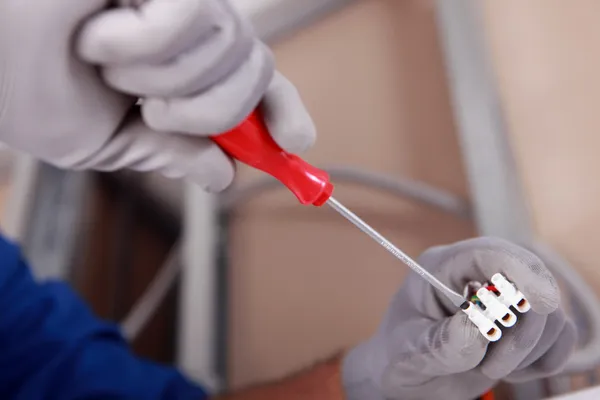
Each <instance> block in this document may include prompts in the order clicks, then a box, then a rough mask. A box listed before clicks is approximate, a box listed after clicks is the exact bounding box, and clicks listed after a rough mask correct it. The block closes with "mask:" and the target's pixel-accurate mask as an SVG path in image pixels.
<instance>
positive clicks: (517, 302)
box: [484, 274, 531, 313]
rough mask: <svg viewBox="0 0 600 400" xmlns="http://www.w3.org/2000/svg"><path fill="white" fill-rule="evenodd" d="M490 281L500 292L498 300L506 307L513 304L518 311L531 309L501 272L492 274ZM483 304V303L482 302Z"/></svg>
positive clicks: (522, 311)
mask: <svg viewBox="0 0 600 400" xmlns="http://www.w3.org/2000/svg"><path fill="white" fill-rule="evenodd" d="M492 283H493V284H494V286H496V289H498V291H499V292H500V296H498V300H500V302H502V303H503V304H504V305H506V306H507V307H510V306H513V307H514V308H515V309H516V310H517V311H519V312H520V313H526V312H527V311H529V310H530V309H531V304H529V302H528V301H527V299H526V298H525V296H523V293H521V292H520V291H519V290H518V289H517V288H516V287H515V285H513V284H512V283H511V282H509V281H508V279H506V278H505V277H504V275H502V274H495V275H494V276H492ZM484 304H485V303H484Z"/></svg>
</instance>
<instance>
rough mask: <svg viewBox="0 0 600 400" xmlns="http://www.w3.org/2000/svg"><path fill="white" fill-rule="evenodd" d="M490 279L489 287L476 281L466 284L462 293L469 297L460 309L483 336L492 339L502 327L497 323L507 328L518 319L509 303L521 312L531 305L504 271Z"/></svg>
mask: <svg viewBox="0 0 600 400" xmlns="http://www.w3.org/2000/svg"><path fill="white" fill-rule="evenodd" d="M491 282H492V284H493V285H494V286H493V287H490V286H488V284H484V285H482V284H481V283H479V282H469V284H467V286H466V287H465V297H467V298H470V299H471V301H469V305H468V307H467V308H466V309H463V312H464V313H465V314H467V316H468V317H469V319H470V320H471V322H473V323H474V324H475V325H476V326H477V328H478V329H479V331H480V332H481V334H482V335H483V336H484V337H485V338H486V339H487V340H489V341H490V342H495V341H497V340H500V338H501V337H502V331H501V330H500V328H499V327H498V325H497V323H499V324H500V325H502V326H503V327H504V328H510V327H512V326H514V325H515V324H516V323H517V322H518V321H517V320H518V317H517V315H516V314H515V313H514V312H513V310H512V309H511V307H513V308H514V309H515V310H517V311H518V312H519V313H521V314H522V313H526V312H527V311H529V310H530V309H531V305H530V304H529V302H528V301H527V299H526V298H525V296H524V295H523V293H521V292H520V291H519V290H518V289H517V288H516V287H515V285H513V284H512V283H511V282H510V281H508V279H506V278H505V277H504V275H502V274H495V275H494V276H493V277H492V279H491ZM490 289H492V290H490ZM475 291H476V292H475ZM474 292H475V293H474Z"/></svg>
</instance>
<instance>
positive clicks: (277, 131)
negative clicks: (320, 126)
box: [269, 114, 317, 153]
mask: <svg viewBox="0 0 600 400" xmlns="http://www.w3.org/2000/svg"><path fill="white" fill-rule="evenodd" d="M269 130H270V132H271V134H272V135H273V138H274V139H275V141H276V142H277V144H279V145H280V146H281V147H282V148H284V149H285V150H287V151H289V152H291V153H302V152H305V151H307V150H308V149H309V148H311V147H312V146H313V145H314V144H315V141H316V139H317V132H316V128H315V125H314V123H313V121H312V119H311V118H310V117H309V116H308V114H307V115H306V116H304V115H300V116H296V117H295V118H289V119H288V120H286V121H279V120H278V121H277V122H276V123H275V124H269Z"/></svg>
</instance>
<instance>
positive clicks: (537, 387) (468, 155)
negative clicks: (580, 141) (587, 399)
mask: <svg viewBox="0 0 600 400" xmlns="http://www.w3.org/2000/svg"><path fill="white" fill-rule="evenodd" d="M436 5H437V9H436V11H437V18H438V29H439V36H440V42H441V44H442V49H443V52H444V56H445V63H446V70H447V76H448V83H449V86H450V93H451V102H452V104H453V106H454V114H455V120H456V122H457V125H458V136H459V141H460V144H461V149H462V156H463V159H464V165H465V168H466V172H467V176H468V180H469V185H470V191H471V201H472V204H473V207H474V217H475V218H474V220H475V222H476V224H477V228H478V232H479V234H480V235H483V236H496V237H502V238H506V239H510V240H512V241H515V242H517V243H523V244H526V243H532V242H533V240H534V232H533V228H532V224H531V216H530V212H529V206H528V203H527V201H526V199H525V196H524V195H523V192H522V188H521V182H520V179H519V175H518V173H517V168H516V165H515V162H514V158H513V152H512V149H511V147H510V143H509V137H508V134H507V129H506V126H505V124H504V116H503V111H502V107H501V102H500V98H499V94H498V91H497V83H496V82H495V79H494V74H493V71H492V67H491V63H490V61H489V58H488V56H489V55H488V53H487V50H486V44H485V34H484V32H483V29H482V27H481V25H480V24H481V20H480V7H481V3H480V2H475V1H471V0H458V1H448V0H437V4H436ZM564 382H565V381H564V380H559V379H553V380H552V383H556V384H559V383H560V384H561V387H562V389H560V388H558V387H555V388H554V389H555V390H551V391H556V392H561V391H564V389H565V388H564ZM567 384H568V382H567ZM544 386H545V387H546V388H547V389H548V388H551V385H542V384H541V382H539V381H537V382H535V381H534V382H528V383H523V384H518V385H513V386H512V392H513V398H514V399H515V400H532V399H541V398H544V397H545V395H544ZM567 388H568V387H567Z"/></svg>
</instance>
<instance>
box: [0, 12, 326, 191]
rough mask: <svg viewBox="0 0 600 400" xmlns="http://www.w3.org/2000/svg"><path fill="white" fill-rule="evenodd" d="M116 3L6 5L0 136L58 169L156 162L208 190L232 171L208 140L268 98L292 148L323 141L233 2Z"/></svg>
mask: <svg viewBox="0 0 600 400" xmlns="http://www.w3.org/2000/svg"><path fill="white" fill-rule="evenodd" d="M109 3H111V2H110V1H109V0H86V1H79V0H3V1H1V2H0V140H1V141H3V142H5V143H6V144H8V145H9V146H12V147H14V148H16V149H19V150H23V151H25V152H28V153H30V154H32V155H34V156H36V157H39V158H41V159H43V160H45V161H47V162H50V163H52V164H55V165H57V166H60V167H65V168H77V169H82V168H93V169H98V170H115V169H120V168H131V169H135V170H138V171H150V170H157V171H160V172H162V173H163V174H164V175H166V176H169V177H184V176H186V177H189V178H191V179H192V180H194V181H195V182H196V183H198V184H200V185H201V186H202V187H204V188H205V189H207V190H210V191H220V190H222V189H224V188H225V187H226V186H227V185H229V183H230V182H231V180H232V179H233V176H234V167H233V163H232V162H231V160H230V159H229V158H228V157H227V156H226V155H225V154H224V153H223V152H222V151H221V150H220V149H219V148H218V147H217V146H216V145H215V144H214V143H213V142H212V141H210V140H209V139H208V138H207V136H209V135H211V134H216V133H221V132H224V131H227V130H229V129H231V128H233V127H235V126H236V125H237V124H238V123H240V122H241V121H242V120H243V119H244V118H245V117H246V115H247V114H249V113H250V112H251V111H252V110H253V109H254V108H255V107H256V106H257V105H259V103H260V105H261V109H262V111H263V115H264V116H265V120H266V123H267V126H268V127H269V129H270V130H271V133H272V135H273V137H274V139H275V140H276V141H277V142H278V143H279V144H280V145H281V146H282V147H284V148H285V149H286V150H289V151H291V152H295V153H297V152H301V151H303V150H305V149H306V148H308V147H309V146H310V145H311V144H312V143H313V142H314V139H315V128H314V126H313V123H312V121H311V119H310V117H309V115H308V113H307V111H306V109H305V108H304V106H303V104H302V101H301V99H300V97H299V96H298V93H297V92H296V89H295V88H294V87H293V85H291V84H290V83H289V82H288V81H287V80H286V79H285V78H284V77H282V76H281V75H279V74H277V73H275V71H274V65H273V57H272V55H271V53H270V51H269V50H268V49H267V48H266V47H265V46H264V44H262V43H261V42H260V41H258V40H257V39H256V38H255V37H254V35H253V33H252V30H251V29H250V27H249V25H248V23H247V22H246V21H244V20H243V19H242V18H240V16H239V15H237V14H236V13H235V12H234V10H233V9H232V8H231V6H230V5H229V3H228V2H227V1H225V0H150V1H149V2H147V3H145V4H144V5H142V6H141V7H140V8H139V9H132V8H127V9H125V8H121V9H111V10H107V7H108V5H109ZM81 60H85V61H87V62H84V61H81ZM89 62H93V63H94V64H97V65H99V67H100V68H99V69H98V68H95V67H92V66H90V65H89ZM99 71H100V73H98V72H99ZM138 97H142V98H144V103H143V106H142V107H141V113H140V110H139V109H138V108H137V107H133V106H134V104H135V102H136V100H137V98H138ZM261 100H262V102H261Z"/></svg>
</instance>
